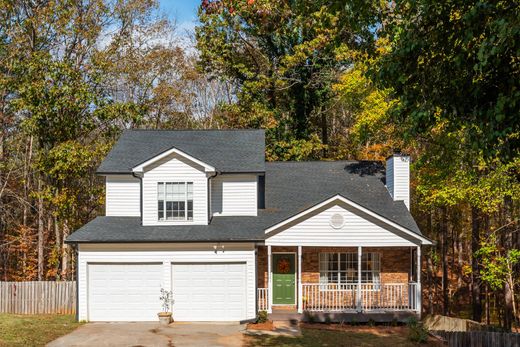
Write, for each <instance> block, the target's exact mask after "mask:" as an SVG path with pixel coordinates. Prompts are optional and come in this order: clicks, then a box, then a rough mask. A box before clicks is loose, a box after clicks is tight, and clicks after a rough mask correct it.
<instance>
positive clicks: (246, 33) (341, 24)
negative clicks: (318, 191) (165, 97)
mask: <svg viewBox="0 0 520 347" xmlns="http://www.w3.org/2000/svg"><path fill="white" fill-rule="evenodd" d="M380 11H381V3H380V2H377V1H352V2H348V3H345V2H343V1H333V2H330V1H282V2H279V1H272V0H250V1H234V0H222V1H207V0H206V1H203V2H202V5H201V7H200V9H199V19H200V22H201V24H200V25H199V26H198V27H197V28H196V37H197V48H198V49H199V51H200V63H199V66H200V68H201V69H202V70H203V71H205V72H207V73H209V74H211V75H213V76H215V78H223V79H227V80H229V81H231V82H232V83H233V84H234V86H235V95H236V100H235V102H232V103H228V104H225V105H223V106H222V108H223V110H224V112H223V116H222V123H223V124H224V125H225V126H228V127H263V128H266V129H267V130H268V132H267V136H268V151H269V153H268V157H270V158H274V159H276V158H282V159H300V158H306V157H311V158H312V157H316V156H317V155H318V153H319V152H320V149H322V148H326V146H328V145H329V128H330V122H329V119H328V117H329V115H330V114H329V110H328V109H329V106H330V101H331V99H332V97H333V96H334V91H333V90H332V84H333V83H334V82H335V81H337V78H338V75H339V72H340V71H341V70H342V69H346V68H348V67H349V66H351V65H352V63H353V59H352V55H349V54H346V53H345V52H349V51H350V52H357V51H366V52H371V51H372V50H373V43H374V33H373V28H374V26H375V25H376V24H377V23H378V20H379V14H380ZM318 138H319V140H320V141H316V140H317V139H318ZM320 142H321V143H320ZM289 148H292V149H289ZM279 153H282V154H281V155H280V154H279ZM289 153H291V154H289Z"/></svg>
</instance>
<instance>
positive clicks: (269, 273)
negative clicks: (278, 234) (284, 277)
mask: <svg viewBox="0 0 520 347" xmlns="http://www.w3.org/2000/svg"><path fill="white" fill-rule="evenodd" d="M271 256H272V253H271V245H268V246H267V313H273V308H272V307H273V293H272V290H273V274H272V273H273V271H272V260H271Z"/></svg>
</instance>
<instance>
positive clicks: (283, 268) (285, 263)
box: [276, 258, 291, 274]
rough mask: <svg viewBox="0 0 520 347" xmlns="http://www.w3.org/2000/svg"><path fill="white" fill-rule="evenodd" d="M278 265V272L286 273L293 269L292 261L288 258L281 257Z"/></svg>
mask: <svg viewBox="0 0 520 347" xmlns="http://www.w3.org/2000/svg"><path fill="white" fill-rule="evenodd" d="M276 267H277V268H278V272H279V273H282V274H286V273H289V271H291V263H290V262H289V259H287V258H280V259H279V260H278V263H277V264H276Z"/></svg>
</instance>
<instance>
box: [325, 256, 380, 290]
mask: <svg viewBox="0 0 520 347" xmlns="http://www.w3.org/2000/svg"><path fill="white" fill-rule="evenodd" d="M380 273H381V256H380V254H379V253H374V252H367V253H363V254H362V255H361V283H380V281H381V276H380ZM357 282H358V256H357V253H353V252H348V253H332V252H329V253H320V283H321V284H354V283H357Z"/></svg>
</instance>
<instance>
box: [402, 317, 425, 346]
mask: <svg viewBox="0 0 520 347" xmlns="http://www.w3.org/2000/svg"><path fill="white" fill-rule="evenodd" d="M407 325H408V328H409V331H408V339H409V340H410V341H412V342H418V343H425V342H427V341H428V330H427V329H426V328H425V327H424V326H423V325H422V323H421V322H419V321H418V320H417V319H416V318H415V317H412V318H410V319H408V323H407Z"/></svg>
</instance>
